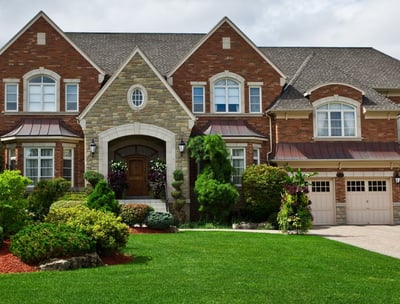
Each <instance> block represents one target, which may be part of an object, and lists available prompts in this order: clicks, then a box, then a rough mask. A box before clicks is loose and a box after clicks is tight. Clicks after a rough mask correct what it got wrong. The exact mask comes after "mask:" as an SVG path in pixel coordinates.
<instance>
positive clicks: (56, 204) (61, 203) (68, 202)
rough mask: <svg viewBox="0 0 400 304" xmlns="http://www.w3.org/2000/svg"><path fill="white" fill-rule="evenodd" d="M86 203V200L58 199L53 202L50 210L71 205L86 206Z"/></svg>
mask: <svg viewBox="0 0 400 304" xmlns="http://www.w3.org/2000/svg"><path fill="white" fill-rule="evenodd" d="M85 205H86V202H85V201H71V200H58V201H56V202H54V203H53V204H51V206H50V210H51V209H57V208H70V207H75V206H85Z"/></svg>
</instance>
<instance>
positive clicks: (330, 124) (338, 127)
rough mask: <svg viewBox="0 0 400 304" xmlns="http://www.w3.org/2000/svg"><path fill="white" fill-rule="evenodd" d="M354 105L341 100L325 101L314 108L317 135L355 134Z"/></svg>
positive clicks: (340, 135) (339, 135)
mask: <svg viewBox="0 0 400 304" xmlns="http://www.w3.org/2000/svg"><path fill="white" fill-rule="evenodd" d="M356 112H357V111H356V107H355V106H353V105H350V104H346V103H341V102H331V103H326V104H323V105H321V106H318V107H317V108H316V133H317V134H316V135H317V137H355V136H357V121H356V117H357V115H356Z"/></svg>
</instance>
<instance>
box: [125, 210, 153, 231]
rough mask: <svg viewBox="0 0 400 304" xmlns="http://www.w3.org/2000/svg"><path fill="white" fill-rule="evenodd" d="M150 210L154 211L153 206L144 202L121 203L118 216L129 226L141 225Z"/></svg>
mask: <svg viewBox="0 0 400 304" xmlns="http://www.w3.org/2000/svg"><path fill="white" fill-rule="evenodd" d="M150 211H154V208H153V207H151V206H149V205H146V204H122V205H121V214H120V216H121V219H122V222H123V223H125V224H127V225H128V226H130V227H133V226H135V225H140V226H142V225H143V224H144V222H145V220H146V217H147V215H148V214H149V212H150Z"/></svg>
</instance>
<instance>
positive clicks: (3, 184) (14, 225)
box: [0, 170, 31, 238]
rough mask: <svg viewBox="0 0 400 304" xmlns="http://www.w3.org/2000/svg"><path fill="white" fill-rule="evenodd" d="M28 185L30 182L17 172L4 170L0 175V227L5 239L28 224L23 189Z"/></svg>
mask: <svg viewBox="0 0 400 304" xmlns="http://www.w3.org/2000/svg"><path fill="white" fill-rule="evenodd" d="M30 183H31V180H29V179H28V178H26V177H24V176H21V174H20V171H18V170H11V171H10V170H6V171H4V172H3V173H1V174H0V226H1V227H3V233H4V237H5V238H7V237H9V236H10V235H13V234H15V233H17V232H18V231H19V230H20V229H21V228H22V227H23V226H25V225H26V224H27V222H29V217H28V213H27V212H26V208H27V206H28V202H27V200H26V198H25V188H26V187H27V186H28V185H29V184H30Z"/></svg>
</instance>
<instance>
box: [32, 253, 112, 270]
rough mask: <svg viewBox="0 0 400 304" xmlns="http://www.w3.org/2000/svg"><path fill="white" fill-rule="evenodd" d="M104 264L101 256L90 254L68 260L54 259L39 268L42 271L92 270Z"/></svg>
mask: <svg viewBox="0 0 400 304" xmlns="http://www.w3.org/2000/svg"><path fill="white" fill-rule="evenodd" d="M103 265H104V263H103V261H102V260H101V258H100V257H99V255H98V254H97V253H96V252H95V253H88V254H85V255H83V256H78V257H71V258H66V259H53V260H51V261H49V262H48V263H45V264H42V265H40V266H39V268H40V269H41V270H44V271H48V270H60V271H61V270H72V269H78V268H92V267H98V266H103Z"/></svg>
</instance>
